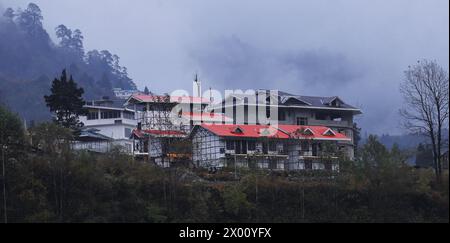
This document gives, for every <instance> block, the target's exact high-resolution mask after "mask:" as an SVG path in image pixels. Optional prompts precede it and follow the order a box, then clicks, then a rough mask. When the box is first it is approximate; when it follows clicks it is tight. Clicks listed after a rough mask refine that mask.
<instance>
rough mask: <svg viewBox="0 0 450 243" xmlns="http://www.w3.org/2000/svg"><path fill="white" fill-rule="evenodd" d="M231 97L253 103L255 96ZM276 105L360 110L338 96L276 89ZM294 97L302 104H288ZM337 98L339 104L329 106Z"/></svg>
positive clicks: (236, 95)
mask: <svg viewBox="0 0 450 243" xmlns="http://www.w3.org/2000/svg"><path fill="white" fill-rule="evenodd" d="M256 92H257V93H259V94H261V93H267V92H270V90H261V89H260V90H257V91H256ZM232 96H233V97H236V98H238V99H241V100H242V99H243V98H244V97H248V98H249V103H255V102H256V100H255V96H253V95H248V94H233V95H232ZM227 99H228V97H227ZM277 99H278V102H279V104H278V105H286V106H305V107H314V108H333V109H350V110H354V111H356V112H357V113H360V110H359V109H358V108H356V107H354V106H352V105H349V104H347V103H346V102H344V101H343V100H342V99H341V98H339V97H338V96H305V95H297V94H291V93H288V92H284V91H278V97H277ZM292 99H295V100H297V101H298V102H299V103H302V104H300V105H299V104H289V102H288V101H290V100H292ZM335 99H339V100H340V101H341V104H340V106H339V107H333V106H330V103H331V102H332V101H333V100H335Z"/></svg>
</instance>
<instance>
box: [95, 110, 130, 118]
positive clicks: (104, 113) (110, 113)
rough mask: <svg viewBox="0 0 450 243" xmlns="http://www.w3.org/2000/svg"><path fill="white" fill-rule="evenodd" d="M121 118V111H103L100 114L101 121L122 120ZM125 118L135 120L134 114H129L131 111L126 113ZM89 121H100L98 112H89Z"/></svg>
mask: <svg viewBox="0 0 450 243" xmlns="http://www.w3.org/2000/svg"><path fill="white" fill-rule="evenodd" d="M120 117H121V115H120V111H102V112H101V113H100V118H101V119H115V118H120ZM123 118H126V119H134V113H133V112H129V111H124V112H123ZM87 119H88V120H98V119H99V116H98V112H89V113H88V114H87Z"/></svg>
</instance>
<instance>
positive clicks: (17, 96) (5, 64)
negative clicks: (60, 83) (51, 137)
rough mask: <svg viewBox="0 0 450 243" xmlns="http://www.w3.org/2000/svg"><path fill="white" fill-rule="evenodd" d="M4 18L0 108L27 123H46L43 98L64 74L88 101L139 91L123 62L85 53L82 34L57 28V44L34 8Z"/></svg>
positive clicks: (0, 43)
mask: <svg viewBox="0 0 450 243" xmlns="http://www.w3.org/2000/svg"><path fill="white" fill-rule="evenodd" d="M2 14H3V16H2V17H0V103H1V104H4V105H6V106H8V107H9V108H10V109H12V110H13V111H15V112H18V113H19V115H20V116H21V117H23V118H25V119H27V120H28V121H30V120H36V121H41V120H47V119H49V118H50V113H49V112H48V109H47V107H46V106H45V102H44V98H43V96H44V95H45V94H49V92H50V91H49V89H50V86H51V82H52V81H53V79H54V78H55V77H59V75H60V74H61V71H62V70H63V69H67V71H68V73H69V74H71V75H73V77H74V80H75V81H76V82H77V83H78V85H79V86H81V87H82V88H84V90H85V95H84V98H85V99H97V98H99V97H102V96H106V95H107V96H113V91H112V89H113V88H122V89H127V90H128V89H136V85H135V83H134V82H133V80H131V79H130V78H129V77H128V74H127V69H126V68H125V67H122V66H120V64H119V57H118V56H117V55H114V54H111V53H110V52H109V51H107V50H103V51H97V50H93V51H89V52H85V50H84V47H83V39H84V37H83V35H82V32H81V31H80V30H71V29H69V28H67V27H66V26H64V25H60V26H58V27H57V28H56V36H57V38H58V41H59V42H58V43H54V42H53V41H52V40H51V39H50V37H49V34H48V33H47V31H46V30H45V29H44V27H43V25H42V20H43V16H42V13H41V10H40V9H39V7H38V6H37V5H36V4H33V3H30V4H29V5H28V7H27V8H26V9H24V10H20V9H19V10H13V9H11V8H8V9H6V11H5V12H4V13H2Z"/></svg>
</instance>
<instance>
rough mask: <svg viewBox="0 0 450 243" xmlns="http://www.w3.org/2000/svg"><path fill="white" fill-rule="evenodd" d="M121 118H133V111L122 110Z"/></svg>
mask: <svg viewBox="0 0 450 243" xmlns="http://www.w3.org/2000/svg"><path fill="white" fill-rule="evenodd" d="M123 118H126V119H130V120H133V119H134V113H133V112H130V111H124V112H123Z"/></svg>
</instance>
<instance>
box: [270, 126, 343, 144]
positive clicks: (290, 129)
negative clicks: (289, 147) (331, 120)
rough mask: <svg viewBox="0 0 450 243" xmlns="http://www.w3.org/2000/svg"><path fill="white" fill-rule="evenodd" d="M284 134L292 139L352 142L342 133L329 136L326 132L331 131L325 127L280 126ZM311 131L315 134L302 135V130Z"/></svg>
mask: <svg viewBox="0 0 450 243" xmlns="http://www.w3.org/2000/svg"><path fill="white" fill-rule="evenodd" d="M278 127H279V128H280V129H281V130H283V131H284V132H286V133H288V134H289V136H290V137H291V138H305V139H313V140H314V139H315V140H342V141H350V140H351V139H350V138H348V137H347V136H345V135H344V134H342V133H339V132H336V131H333V132H334V134H333V135H327V134H326V132H327V131H328V130H329V129H330V128H329V127H325V126H297V125H278ZM305 129H310V130H311V131H312V132H313V134H312V135H306V134H304V133H301V131H302V130H305Z"/></svg>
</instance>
